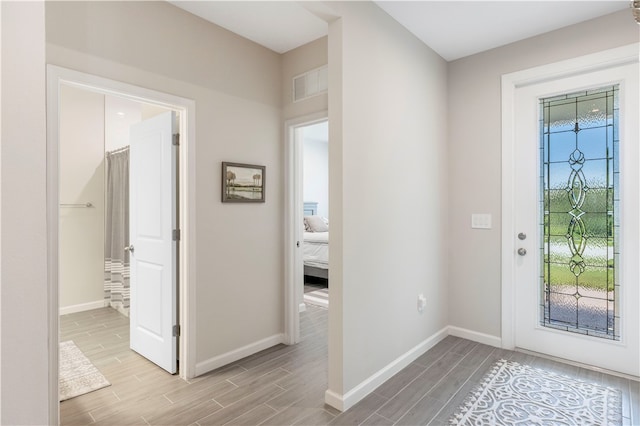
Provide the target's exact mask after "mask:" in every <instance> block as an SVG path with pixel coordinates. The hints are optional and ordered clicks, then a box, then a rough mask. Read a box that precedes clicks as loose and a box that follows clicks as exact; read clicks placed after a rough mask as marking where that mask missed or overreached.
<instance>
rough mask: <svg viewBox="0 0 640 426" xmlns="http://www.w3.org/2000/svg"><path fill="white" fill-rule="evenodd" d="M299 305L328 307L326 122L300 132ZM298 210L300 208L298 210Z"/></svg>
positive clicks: (327, 132)
mask: <svg viewBox="0 0 640 426" xmlns="http://www.w3.org/2000/svg"><path fill="white" fill-rule="evenodd" d="M297 144H298V146H300V148H301V150H302V162H301V166H302V173H301V175H302V182H301V186H302V200H303V205H302V211H303V224H304V233H303V239H302V263H303V268H302V269H303V283H302V284H303V291H304V294H303V298H302V300H303V303H304V306H302V308H306V306H307V305H314V306H320V307H322V308H328V307H329V122H328V121H326V120H325V121H321V122H318V123H314V124H310V125H307V126H303V127H301V128H300V134H299V140H298V141H297ZM298 208H300V206H298Z"/></svg>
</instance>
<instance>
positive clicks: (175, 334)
mask: <svg viewBox="0 0 640 426" xmlns="http://www.w3.org/2000/svg"><path fill="white" fill-rule="evenodd" d="M179 336H180V326H179V325H174V326H173V337H179Z"/></svg>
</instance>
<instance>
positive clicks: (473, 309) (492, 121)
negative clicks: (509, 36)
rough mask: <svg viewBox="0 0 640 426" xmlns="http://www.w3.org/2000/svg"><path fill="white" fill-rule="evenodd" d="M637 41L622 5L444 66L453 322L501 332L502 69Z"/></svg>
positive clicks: (511, 69) (507, 70)
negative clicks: (478, 216)
mask: <svg viewBox="0 0 640 426" xmlns="http://www.w3.org/2000/svg"><path fill="white" fill-rule="evenodd" d="M638 40H639V31H638V25H637V24H636V23H635V22H634V20H633V19H632V16H631V14H630V12H629V11H628V10H623V11H621V12H618V13H614V14H611V15H608V16H604V17H601V18H599V19H595V20H592V21H587V22H584V23H580V24H577V25H573V26H571V27H567V28H564V29H560V30H557V31H553V32H551V33H547V34H544V35H541V36H538V37H534V38H530V39H527V40H524V41H521V42H518V43H514V44H510V45H508V46H504V47H501V48H498V49H493V50H490V51H488V52H484V53H480V54H477V55H474V56H470V57H467V58H463V59H459V60H457V61H454V62H451V63H450V64H449V86H448V95H449V109H448V123H449V161H448V169H449V170H448V176H449V178H448V186H447V189H448V191H449V194H450V202H449V204H448V205H449V211H448V215H449V228H448V229H449V232H448V235H449V239H448V244H447V247H448V250H449V256H448V264H449V283H448V291H449V312H450V314H449V318H450V323H451V325H454V326H458V327H461V328H464V329H468V330H472V331H476V332H480V333H485V334H488V335H491V336H496V337H500V335H501V326H500V321H501V316H500V310H501V305H500V304H501V299H500V298H501V287H500V279H501V278H500V272H501V271H500V268H501V264H500V256H501V246H500V241H501V232H500V221H501V214H500V212H501V210H500V209H501V204H500V203H501V180H500V179H501V172H500V170H501V164H502V163H501V154H500V150H501V143H502V142H501V109H500V102H501V101H500V96H501V91H500V78H501V75H502V74H505V73H510V72H514V71H518V70H523V69H527V68H531V67H535V66H538V65H544V64H549V63H553V62H558V61H561V60H563V59H569V58H573V57H578V56H582V55H586V54H589V53H593V52H598V51H602V50H605V49H609V48H613V47H617V46H622V45H625V44H630V43H634V42H638ZM472 213H491V214H492V216H493V229H491V230H488V231H487V230H477V229H471V226H470V224H471V214H472Z"/></svg>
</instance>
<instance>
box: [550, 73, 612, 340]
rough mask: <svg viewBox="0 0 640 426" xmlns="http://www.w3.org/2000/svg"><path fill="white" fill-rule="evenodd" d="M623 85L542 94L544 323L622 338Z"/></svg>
mask: <svg viewBox="0 0 640 426" xmlns="http://www.w3.org/2000/svg"><path fill="white" fill-rule="evenodd" d="M618 105H619V103H618V86H617V85H616V86H608V87H603V88H599V89H594V90H587V91H582V92H578V93H570V94H566V95H562V96H555V97H552V98H546V99H541V100H540V108H541V120H540V154H541V155H540V159H541V160H540V181H541V185H540V187H541V201H540V210H541V212H540V213H541V215H540V217H541V219H542V224H541V227H540V228H541V232H542V234H543V235H542V238H541V241H542V247H541V255H542V262H541V265H542V271H541V274H540V276H541V286H540V291H541V297H540V301H541V304H540V310H541V315H540V322H541V324H542V325H543V326H545V327H551V328H557V329H561V330H566V331H571V332H576V333H581V334H587V335H593V336H598V337H603V338H608V339H613V340H619V339H620V330H619V327H618V323H619V321H618V316H619V312H618V308H617V306H618V305H619V303H618V301H617V297H618V294H619V283H618V274H617V272H616V267H617V265H618V255H619V252H618V245H617V244H618V235H619V227H620V220H619V218H618V210H619V208H618V205H619V197H618V186H619V175H620V173H619V172H620V171H619V158H618V151H619V141H618V115H619V114H618V108H619V107H618Z"/></svg>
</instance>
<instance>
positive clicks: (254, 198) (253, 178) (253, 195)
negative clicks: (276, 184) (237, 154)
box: [222, 161, 266, 203]
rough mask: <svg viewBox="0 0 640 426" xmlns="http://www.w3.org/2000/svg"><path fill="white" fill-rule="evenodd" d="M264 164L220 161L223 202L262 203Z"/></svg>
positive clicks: (263, 195)
mask: <svg viewBox="0 0 640 426" xmlns="http://www.w3.org/2000/svg"><path fill="white" fill-rule="evenodd" d="M265 178H266V166H258V165H255V164H243V163H231V162H228V161H223V162H222V202H223V203H264V200H265Z"/></svg>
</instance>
